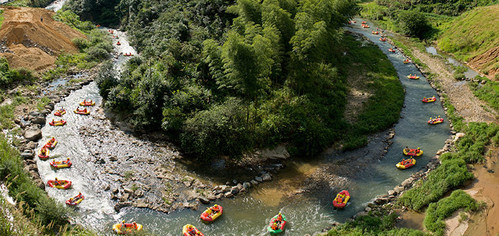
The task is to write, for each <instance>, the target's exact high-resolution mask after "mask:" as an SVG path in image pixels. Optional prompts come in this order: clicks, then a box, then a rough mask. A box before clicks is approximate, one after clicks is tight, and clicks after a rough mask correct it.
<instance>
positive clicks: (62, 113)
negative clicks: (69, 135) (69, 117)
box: [54, 108, 66, 116]
mask: <svg viewBox="0 0 499 236" xmlns="http://www.w3.org/2000/svg"><path fill="white" fill-rule="evenodd" d="M64 114H66V109H64V108H63V109H59V110H57V111H55V112H54V116H63V115H64Z"/></svg>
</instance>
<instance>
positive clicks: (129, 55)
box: [123, 52, 133, 57]
mask: <svg viewBox="0 0 499 236" xmlns="http://www.w3.org/2000/svg"><path fill="white" fill-rule="evenodd" d="M123 56H125V57H131V56H133V54H132V53H131V52H125V53H124V54H123Z"/></svg>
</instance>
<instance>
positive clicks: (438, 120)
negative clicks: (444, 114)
mask: <svg viewBox="0 0 499 236" xmlns="http://www.w3.org/2000/svg"><path fill="white" fill-rule="evenodd" d="M443 122H444V118H440V117H439V118H435V119H429V120H428V124H429V125H436V124H440V123H443Z"/></svg>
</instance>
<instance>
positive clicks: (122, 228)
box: [113, 222, 142, 234]
mask: <svg viewBox="0 0 499 236" xmlns="http://www.w3.org/2000/svg"><path fill="white" fill-rule="evenodd" d="M113 230H114V232H116V233H117V234H133V233H136V232H139V231H141V230H142V225H141V224H137V223H135V222H133V223H122V224H120V223H118V224H114V225H113Z"/></svg>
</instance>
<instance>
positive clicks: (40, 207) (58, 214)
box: [0, 135, 68, 230]
mask: <svg viewBox="0 0 499 236" xmlns="http://www.w3.org/2000/svg"><path fill="white" fill-rule="evenodd" d="M0 180H3V181H5V182H6V184H7V186H8V188H9V194H10V195H11V196H12V197H13V198H14V199H15V200H16V201H17V202H22V203H25V204H24V205H23V206H22V207H21V209H23V212H24V213H25V214H27V215H28V216H30V217H31V218H32V219H33V220H34V221H35V222H38V223H39V224H41V225H43V226H44V227H45V229H46V230H52V229H58V228H61V227H63V226H64V225H66V224H67V223H68V218H67V214H68V210H67V208H65V207H63V206H62V204H60V203H58V202H56V201H55V200H54V199H51V198H49V197H48V196H47V193H46V192H45V191H43V190H42V189H40V188H38V187H37V186H36V185H35V184H34V183H33V181H32V180H31V178H30V177H29V175H28V173H26V172H25V171H24V169H23V163H22V160H21V157H20V156H19V152H18V151H17V150H16V149H14V148H13V147H12V146H10V145H9V144H8V142H7V140H6V139H5V137H3V135H0Z"/></svg>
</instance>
